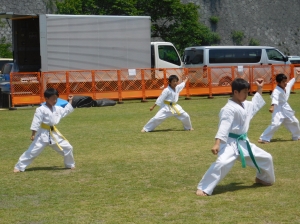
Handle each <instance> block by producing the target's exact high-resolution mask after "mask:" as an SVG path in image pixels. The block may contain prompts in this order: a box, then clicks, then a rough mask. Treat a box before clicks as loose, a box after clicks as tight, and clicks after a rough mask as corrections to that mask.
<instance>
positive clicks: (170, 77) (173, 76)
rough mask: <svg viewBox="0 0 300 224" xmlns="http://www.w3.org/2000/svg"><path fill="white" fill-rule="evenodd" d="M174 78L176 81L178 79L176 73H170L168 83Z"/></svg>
mask: <svg viewBox="0 0 300 224" xmlns="http://www.w3.org/2000/svg"><path fill="white" fill-rule="evenodd" d="M174 79H176V80H177V81H179V78H178V76H177V75H170V76H169V83H171V82H172V81H173V80H174Z"/></svg>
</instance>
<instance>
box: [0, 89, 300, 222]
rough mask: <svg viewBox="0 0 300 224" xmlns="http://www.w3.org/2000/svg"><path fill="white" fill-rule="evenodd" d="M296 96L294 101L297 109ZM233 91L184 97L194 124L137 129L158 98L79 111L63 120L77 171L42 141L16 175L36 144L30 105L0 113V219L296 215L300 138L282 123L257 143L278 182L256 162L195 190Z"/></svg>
mask: <svg viewBox="0 0 300 224" xmlns="http://www.w3.org/2000/svg"><path fill="white" fill-rule="evenodd" d="M299 94H300V92H297V94H292V95H291V96H290V100H289V102H290V104H291V106H292V108H293V109H294V110H295V111H298V112H299V111H300V104H299ZM228 98H229V97H228V96H217V97H215V98H214V99H207V98H206V97H193V98H192V100H184V99H183V98H181V99H180V101H179V104H180V105H181V106H182V107H183V108H184V109H185V110H186V111H187V112H188V113H189V114H190V116H191V120H192V123H193V127H194V129H195V131H193V132H187V131H183V130H182V129H183V128H182V125H181V123H180V121H178V120H177V119H175V118H170V119H168V120H166V121H165V122H164V123H163V124H162V125H160V126H159V127H158V128H157V129H156V131H155V132H152V133H140V130H141V129H142V127H143V125H144V124H145V123H146V122H147V121H148V120H149V119H150V118H151V117H152V116H154V115H155V113H156V112H157V108H156V109H155V111H152V112H150V111H149V107H150V106H152V105H153V103H154V100H149V102H148V103H140V101H125V103H124V104H117V105H116V106H114V107H100V108H80V109H75V111H74V113H72V114H70V115H69V116H68V117H66V118H64V119H63V120H62V121H61V123H60V124H59V125H58V129H59V130H60V131H61V132H62V133H63V135H64V136H65V137H66V138H67V139H68V140H69V141H70V143H71V144H72V145H73V147H74V156H75V160H76V170H74V171H71V170H68V169H64V167H63V158H62V157H61V156H60V155H59V154H57V153H56V152H55V151H53V150H52V149H51V148H46V149H45V150H44V151H43V152H42V153H41V155H40V156H38V157H37V158H36V159H35V161H34V162H33V163H32V164H31V165H30V166H29V167H28V168H27V170H26V172H24V173H18V174H14V173H13V172H12V171H13V167H14V165H15V163H16V162H17V160H18V158H19V156H20V155H21V154H22V153H23V152H24V151H25V150H26V149H27V148H28V146H29V144H30V140H29V138H30V135H31V131H30V130H29V129H30V125H31V121H32V118H33V114H34V109H28V110H15V111H0V127H1V135H0V142H1V146H0V147H1V148H0V152H1V163H0V175H1V179H0V186H1V193H0V223H18V224H24V223H33V224H40V223H43V224H44V223H112V224H115V223H122V224H123V223H142V224H144V223H146V224H147V223H188V224H190V223H300V212H299V210H300V206H299V192H300V187H299V186H300V179H299V173H298V171H299V159H300V156H299V155H300V147H299V146H300V142H295V141H291V135H290V133H289V132H288V131H287V130H286V129H285V128H283V127H280V129H279V130H278V131H277V132H276V133H275V135H274V140H275V141H274V142H272V143H270V144H268V145H259V146H260V147H262V148H263V149H265V150H266V151H268V152H270V153H271V154H272V155H273V159H274V166H275V175H276V183H275V185H274V186H272V187H261V186H259V185H257V184H254V178H255V169H253V168H249V167H247V168H246V169H243V168H241V163H239V162H237V163H236V164H235V165H234V167H233V169H232V170H231V171H230V172H229V174H228V175H227V176H226V177H225V179H224V180H223V181H222V182H220V183H219V185H218V186H217V187H216V188H215V191H214V194H213V196H210V197H197V196H196V195H195V190H196V186H197V184H198V182H199V181H200V179H201V177H202V176H203V174H204V173H205V171H206V170H207V169H208V167H209V166H210V164H211V163H212V162H214V161H215V159H216V156H214V155H213V154H212V153H211V152H210V149H211V147H212V146H213V143H214V136H215V134H216V131H217V126H218V113H219V111H220V109H221V107H222V106H224V105H225V103H226V102H227V100H228ZM249 98H251V97H249ZM264 98H265V100H266V102H267V105H266V106H265V107H263V108H262V109H261V110H260V111H259V113H258V114H257V115H256V116H255V117H254V119H253V120H252V123H251V125H250V130H249V132H248V136H249V138H250V140H251V141H252V142H253V143H256V141H257V139H258V138H259V136H260V134H261V133H262V132H263V131H264V129H265V128H266V127H267V126H268V125H269V124H270V121H271V114H270V113H269V112H268V108H269V105H270V97H269V95H268V94H264ZM296 116H297V117H298V118H300V117H299V116H298V114H296Z"/></svg>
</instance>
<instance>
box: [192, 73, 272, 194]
mask: <svg viewBox="0 0 300 224" xmlns="http://www.w3.org/2000/svg"><path fill="white" fill-rule="evenodd" d="M263 84H264V83H263V79H257V80H256V85H257V93H256V94H255V95H254V96H253V98H252V101H247V100H246V99H247V96H248V92H249V89H250V84H249V83H248V82H247V81H246V80H244V79H241V78H237V79H235V80H233V82H232V84H231V86H232V94H233V96H232V98H231V99H229V100H228V103H227V104H226V105H225V106H224V107H223V108H222V109H221V111H220V114H219V118H220V120H219V129H218V132H217V134H216V136H215V144H214V146H213V147H212V149H211V151H212V153H213V154H214V155H218V158H217V160H216V162H214V163H213V164H212V165H211V166H210V167H209V169H208V170H207V171H206V173H205V174H204V176H203V177H202V179H201V181H200V182H199V184H198V186H197V191H196V194H197V195H198V196H208V195H211V194H212V193H213V190H214V188H215V187H216V186H217V184H218V183H219V182H220V181H221V180H222V179H223V178H224V177H225V176H226V175H227V173H228V172H229V171H230V169H231V168H232V166H233V165H234V163H235V161H236V160H240V161H241V162H242V167H246V165H248V166H251V167H254V168H256V169H257V171H256V178H255V182H256V183H258V184H262V185H266V186H270V185H272V184H273V183H274V182H275V175H274V168H273V159H272V156H271V154H269V153H267V152H265V151H264V150H262V149H261V148H259V147H257V146H256V145H254V144H252V143H250V142H249V139H248V137H247V131H248V129H249V125H250V121H251V119H252V118H253V116H254V115H255V114H256V113H257V111H259V109H260V108H261V107H263V106H264V105H265V101H264V99H263V98H262V96H261V94H262V87H263Z"/></svg>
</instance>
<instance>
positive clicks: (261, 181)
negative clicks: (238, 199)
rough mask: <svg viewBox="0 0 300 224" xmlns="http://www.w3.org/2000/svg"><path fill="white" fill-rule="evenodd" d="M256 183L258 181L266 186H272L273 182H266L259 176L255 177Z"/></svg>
mask: <svg viewBox="0 0 300 224" xmlns="http://www.w3.org/2000/svg"><path fill="white" fill-rule="evenodd" d="M255 183H257V184H262V185H264V186H272V184H271V183H267V182H265V181H263V180H261V179H258V178H257V177H256V178H255Z"/></svg>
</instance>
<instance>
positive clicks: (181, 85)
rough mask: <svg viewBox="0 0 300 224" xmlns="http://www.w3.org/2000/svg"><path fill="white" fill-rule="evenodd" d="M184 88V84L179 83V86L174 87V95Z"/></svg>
mask: <svg viewBox="0 0 300 224" xmlns="http://www.w3.org/2000/svg"><path fill="white" fill-rule="evenodd" d="M184 87H185V82H182V83H180V84H179V85H177V86H176V88H175V89H176V93H179V92H181V91H182V90H183V88H184Z"/></svg>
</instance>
